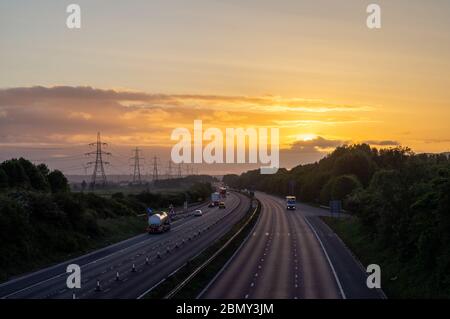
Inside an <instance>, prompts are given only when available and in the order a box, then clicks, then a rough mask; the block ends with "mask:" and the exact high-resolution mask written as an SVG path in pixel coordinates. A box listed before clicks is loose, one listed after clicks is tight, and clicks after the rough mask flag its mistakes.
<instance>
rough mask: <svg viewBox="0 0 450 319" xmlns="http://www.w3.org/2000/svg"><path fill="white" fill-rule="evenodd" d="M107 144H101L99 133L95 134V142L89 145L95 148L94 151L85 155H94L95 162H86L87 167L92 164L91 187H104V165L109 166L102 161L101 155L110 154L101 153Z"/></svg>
mask: <svg viewBox="0 0 450 319" xmlns="http://www.w3.org/2000/svg"><path fill="white" fill-rule="evenodd" d="M107 145H108V144H106V143H102V141H101V139H100V132H98V133H97V142H94V143H90V144H89V146H95V147H96V150H95V151H93V152H89V153H86V155H94V154H95V162H88V163H86V164H87V165H91V164H94V170H93V172H92V177H91V185H92V187H95V185H97V184H101V185H106V174H105V167H104V165H107V164H109V162H105V161H104V160H103V155H111V153H108V152H104V151H102V146H107Z"/></svg>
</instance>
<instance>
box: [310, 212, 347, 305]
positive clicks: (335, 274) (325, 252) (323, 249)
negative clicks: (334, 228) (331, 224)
mask: <svg viewBox="0 0 450 319" xmlns="http://www.w3.org/2000/svg"><path fill="white" fill-rule="evenodd" d="M303 219H304V220H305V221H306V223H307V224H308V226H309V228H311V230H312V232H313V234H314V236H315V237H316V238H317V240H318V242H319V244H320V247H322V251H323V253H324V254H325V257H326V258H327V261H328V264H329V265H330V268H331V271H332V272H333V275H334V279H335V280H336V283H337V285H338V287H339V291H340V293H341V296H342V299H347V297H346V296H345V293H344V289H343V288H342V285H341V282H340V280H339V277H338V275H337V273H336V270H335V269H334V266H333V263H332V262H331V259H330V256H328V253H327V251H326V249H325V246H324V245H323V243H322V240H321V239H320V237H319V234H317V231H316V230H315V229H314V227H313V225H311V223H310V222H309V221H308V219H307V218H306V216H303Z"/></svg>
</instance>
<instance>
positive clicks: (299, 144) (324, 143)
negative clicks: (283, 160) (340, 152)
mask: <svg viewBox="0 0 450 319" xmlns="http://www.w3.org/2000/svg"><path fill="white" fill-rule="evenodd" d="M345 143H347V142H346V141H342V140H330V139H326V138H324V137H321V136H317V137H316V138H314V139H311V140H299V141H295V142H294V143H292V145H291V149H294V150H295V149H297V150H305V149H316V150H317V149H327V148H334V147H337V146H340V145H342V144H345Z"/></svg>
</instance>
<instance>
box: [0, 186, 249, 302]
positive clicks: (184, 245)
mask: <svg viewBox="0 0 450 319" xmlns="http://www.w3.org/2000/svg"><path fill="white" fill-rule="evenodd" d="M226 204H227V208H226V209H224V210H220V209H218V208H212V209H207V208H206V207H205V208H204V211H205V214H204V215H203V216H202V217H193V216H192V217H188V218H185V219H183V220H181V221H179V222H176V223H174V225H173V228H172V230H171V231H169V232H167V233H164V234H158V235H148V234H142V235H139V236H136V237H134V238H132V239H130V240H127V241H124V242H121V243H118V244H115V245H112V246H111V247H107V248H105V249H102V250H100V251H99V252H93V253H91V254H88V255H85V256H81V257H79V258H77V259H74V260H72V261H70V262H65V263H61V264H59V265H57V266H53V267H49V268H48V269H46V270H45V269H44V270H42V271H38V272H36V273H35V274H34V273H33V274H30V275H27V276H24V277H23V279H22V280H21V278H18V279H15V280H13V281H11V282H7V283H5V284H3V285H2V286H0V297H2V298H5V297H7V298H71V297H72V291H70V290H69V289H67V288H66V284H65V280H66V277H67V274H66V273H65V268H66V266H67V264H69V263H77V264H79V265H80V266H81V269H82V288H81V289H79V290H77V297H78V298H108V297H109V296H112V297H117V298H136V297H137V296H138V295H139V294H140V293H142V291H145V290H146V289H148V288H149V287H150V286H151V285H153V284H155V283H156V282H158V281H159V280H161V279H162V278H163V276H166V275H168V274H169V273H170V272H172V271H173V270H175V267H179V266H180V265H181V264H182V263H184V262H185V261H186V260H187V259H189V258H191V257H193V256H194V254H195V253H198V252H199V251H200V250H201V249H204V248H205V247H206V246H207V245H209V244H210V243H211V242H212V241H213V240H215V239H217V238H218V237H219V236H221V235H222V234H223V232H225V231H227V230H228V229H230V228H231V227H232V225H233V224H234V223H235V222H236V221H237V220H238V219H239V217H241V216H243V214H244V213H245V212H246V211H247V209H248V205H249V201H248V199H247V198H246V197H244V196H242V195H238V194H230V196H228V198H227V200H226ZM183 240H184V242H183ZM167 247H169V250H170V252H168V251H167ZM177 247H178V248H177ZM108 253H109V254H108ZM158 255H159V256H160V257H161V258H158ZM146 258H149V262H148V264H146ZM174 259H175V260H174ZM169 261H171V262H169ZM133 263H134V264H135V267H136V272H132V271H131V270H132V264H133ZM167 263H169V264H167ZM160 264H164V265H165V267H164V269H162V270H159V271H155V269H157V267H159V266H158V265H160ZM144 267H147V268H144ZM144 269H147V270H149V269H151V270H152V272H151V274H150V275H149V274H146V273H144ZM116 272H119V274H120V280H119V281H118V282H116V281H115V274H116ZM132 276H133V277H132ZM130 278H133V279H134V281H132V280H131V279H130ZM135 278H138V279H137V280H136V279H135ZM97 279H98V280H100V282H101V285H102V291H101V292H95V287H96V281H97ZM131 282H133V284H131V285H130V284H129V283H131ZM119 283H120V286H119V285H118V284H119ZM117 291H120V292H119V293H117Z"/></svg>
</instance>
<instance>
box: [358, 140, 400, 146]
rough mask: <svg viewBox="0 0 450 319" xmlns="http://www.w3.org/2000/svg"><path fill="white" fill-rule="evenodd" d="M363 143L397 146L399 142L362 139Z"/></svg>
mask: <svg viewBox="0 0 450 319" xmlns="http://www.w3.org/2000/svg"><path fill="white" fill-rule="evenodd" d="M363 143H366V144H369V145H380V146H398V145H400V143H399V142H397V141H393V140H381V141H378V140H368V141H363Z"/></svg>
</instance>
